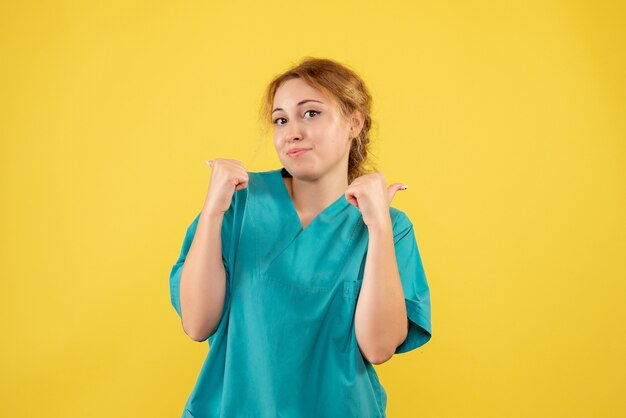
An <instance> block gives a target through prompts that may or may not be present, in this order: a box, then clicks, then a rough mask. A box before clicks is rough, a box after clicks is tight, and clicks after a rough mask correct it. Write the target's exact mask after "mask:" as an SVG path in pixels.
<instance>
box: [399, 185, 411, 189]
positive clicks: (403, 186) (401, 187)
mask: <svg viewBox="0 0 626 418" xmlns="http://www.w3.org/2000/svg"><path fill="white" fill-rule="evenodd" d="M408 188H409V186H407V185H406V184H403V185H402V186H400V190H406V189H408Z"/></svg>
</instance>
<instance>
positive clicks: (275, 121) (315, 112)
mask: <svg viewBox="0 0 626 418" xmlns="http://www.w3.org/2000/svg"><path fill="white" fill-rule="evenodd" d="M309 112H313V113H314V115H313V116H315V115H319V114H320V113H322V112H319V111H317V110H312V109H311V110H307V111H306V112H304V114H305V115H306V114H307V113H309ZM280 120H283V121H284V120H285V118H276V119H274V125H284V124H285V122H283V123H278V121H280Z"/></svg>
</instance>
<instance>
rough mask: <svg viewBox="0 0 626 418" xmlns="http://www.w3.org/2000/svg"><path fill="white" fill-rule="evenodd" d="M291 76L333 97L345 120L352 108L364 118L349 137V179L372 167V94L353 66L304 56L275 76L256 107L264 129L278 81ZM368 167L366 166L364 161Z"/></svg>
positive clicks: (266, 127) (268, 125)
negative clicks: (354, 134)
mask: <svg viewBox="0 0 626 418" xmlns="http://www.w3.org/2000/svg"><path fill="white" fill-rule="evenodd" d="M292 78H301V79H302V80H303V81H305V82H306V83H307V84H309V85H310V86H311V87H314V88H317V89H318V90H320V91H321V92H322V93H325V94H327V95H331V96H332V97H334V98H335V99H336V100H337V102H338V104H339V110H340V112H341V115H342V117H343V118H345V119H346V120H347V119H348V118H349V116H350V115H351V114H352V112H354V111H355V110H358V111H360V112H361V114H362V115H363V118H364V123H363V129H361V132H360V133H359V134H358V135H357V136H356V137H355V138H354V139H353V140H352V145H351V146H350V155H349V158H348V183H352V181H353V180H354V179H356V178H357V177H359V176H361V175H363V174H366V173H369V172H372V171H373V170H375V168H374V167H373V165H372V163H371V162H370V161H369V160H368V155H369V154H371V151H370V129H371V127H372V118H371V107H372V96H371V95H370V93H369V90H368V89H367V86H366V85H365V83H364V82H363V80H362V79H361V77H359V76H358V75H357V74H356V73H355V72H354V71H353V70H351V69H349V68H347V67H346V66H344V65H342V64H340V63H338V62H336V61H333V60H330V59H325V58H314V57H305V58H304V59H303V60H302V61H301V62H300V63H299V64H297V65H296V66H294V67H292V68H290V69H288V70H287V71H285V72H283V73H282V74H279V75H278V76H276V77H275V78H274V79H273V80H272V81H271V82H270V84H269V85H268V86H267V88H266V90H265V94H264V95H263V99H262V101H261V108H260V110H259V119H260V121H261V124H262V127H263V128H264V132H265V133H267V132H269V128H271V127H272V126H273V125H272V123H271V119H272V103H273V101H274V96H275V94H276V90H278V88H279V87H280V85H281V84H282V83H283V82H285V81H287V80H290V79H292ZM366 164H367V165H368V166H369V167H370V168H369V169H366V168H365V165H366Z"/></svg>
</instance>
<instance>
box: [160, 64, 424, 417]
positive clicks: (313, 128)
mask: <svg viewBox="0 0 626 418" xmlns="http://www.w3.org/2000/svg"><path fill="white" fill-rule="evenodd" d="M370 106H371V97H370V94H369V92H368V90H367V88H366V86H365V84H364V83H363V81H362V80H361V79H360V78H359V77H358V75H356V74H355V73H354V72H353V71H352V70H350V69H348V68H346V67H345V66H343V65H341V64H339V63H337V62H335V61H332V60H328V59H314V58H308V59H305V60H303V61H302V62H301V63H300V64H299V65H297V66H296V67H294V68H292V69H290V70H289V71H287V72H285V73H283V74H281V75H280V76H278V77H276V78H275V79H274V80H273V81H272V82H271V83H270V85H269V86H268V87H267V90H266V96H265V101H264V104H263V107H262V110H261V114H262V116H263V118H264V119H265V120H266V121H270V120H271V121H272V122H273V136H274V146H275V148H276V152H277V155H278V158H279V160H280V162H281V164H282V167H281V168H279V169H276V170H271V171H265V172H248V171H247V170H246V168H245V167H244V166H243V165H242V164H241V163H240V162H239V161H237V160H232V159H225V158H216V159H213V160H211V161H207V163H208V164H209V165H210V166H211V167H212V168H211V179H210V185H209V191H208V194H207V197H206V200H205V203H204V207H203V208H202V211H201V212H200V214H198V215H197V216H196V218H195V219H194V221H193V222H192V223H191V225H190V226H189V228H188V229H187V233H186V236H185V239H184V242H183V246H182V250H181V253H180V256H179V258H178V260H177V262H176V263H175V265H174V267H173V268H172V270H171V274H170V291H171V302H172V304H173V306H174V308H175V309H176V312H177V313H178V315H179V316H180V317H181V320H182V326H183V329H184V331H185V333H186V334H188V335H189V336H190V337H191V338H192V339H194V340H195V341H204V340H206V339H208V342H209V346H210V350H209V353H208V356H207V358H206V360H205V363H204V365H203V367H202V370H201V372H200V374H199V377H198V380H197V382H196V385H195V387H194V389H193V392H192V393H191V396H190V397H189V399H188V401H187V403H186V405H185V408H184V412H183V417H189V418H209V417H229V418H230V417H235V418H236V417H255V418H265V417H267V418H270V417H271V418H276V417H283V418H306V417H316V418H319V417H323V418H333V417H341V418H347V417H359V418H364V417H372V418H374V417H385V416H386V414H385V408H386V402H387V395H386V391H385V390H384V388H383V387H382V385H381V384H380V382H379V380H378V377H377V374H376V371H375V370H374V368H373V366H372V364H380V363H383V362H385V361H387V360H388V359H389V358H390V357H391V356H392V355H393V354H396V353H404V352H407V351H410V350H413V349H415V348H417V347H420V346H421V345H423V344H425V343H426V342H427V341H429V339H430V338H431V315H430V312H431V311H430V291H429V287H428V284H427V281H426V277H425V274H424V269H423V266H422V261H421V258H420V254H419V251H418V247H417V243H416V240H415V235H414V231H413V225H412V223H411V221H410V220H409V219H408V217H407V216H406V214H405V213H404V212H402V211H400V210H398V209H396V208H394V207H391V206H390V203H391V200H392V199H393V196H394V195H395V193H396V192H397V191H398V190H401V189H404V187H403V185H402V184H400V183H394V184H391V185H390V186H387V185H386V182H385V178H384V176H383V175H382V173H380V172H366V171H365V169H364V164H365V162H366V158H367V147H368V143H369V129H370V126H371V119H370Z"/></svg>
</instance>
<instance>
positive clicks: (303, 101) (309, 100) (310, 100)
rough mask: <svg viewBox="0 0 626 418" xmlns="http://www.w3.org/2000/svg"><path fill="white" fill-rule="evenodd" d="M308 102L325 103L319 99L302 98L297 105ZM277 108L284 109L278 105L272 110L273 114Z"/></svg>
mask: <svg viewBox="0 0 626 418" xmlns="http://www.w3.org/2000/svg"><path fill="white" fill-rule="evenodd" d="M307 102H317V103H321V104H324V102H320V101H319V100H313V99H306V100H302V101H301V102H298V104H297V105H296V106H300V105H303V104H305V103H307ZM277 110H284V109H283V108H282V107H277V108H276V109H274V110H272V114H273V113H274V112H276V111H277Z"/></svg>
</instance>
